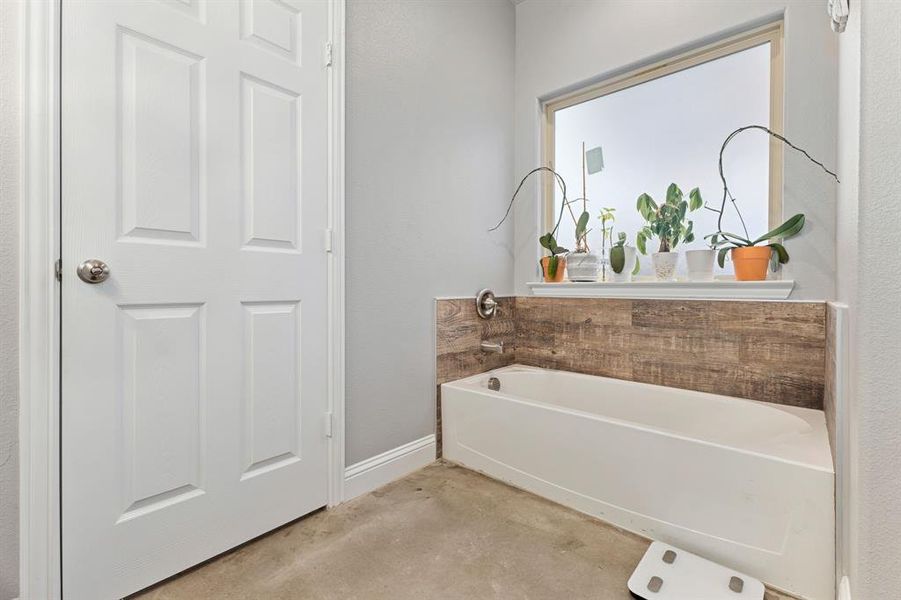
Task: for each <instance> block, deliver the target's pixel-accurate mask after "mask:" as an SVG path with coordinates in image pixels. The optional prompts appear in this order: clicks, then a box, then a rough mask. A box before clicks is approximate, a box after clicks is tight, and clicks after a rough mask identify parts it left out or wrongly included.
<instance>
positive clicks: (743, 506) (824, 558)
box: [441, 365, 835, 600]
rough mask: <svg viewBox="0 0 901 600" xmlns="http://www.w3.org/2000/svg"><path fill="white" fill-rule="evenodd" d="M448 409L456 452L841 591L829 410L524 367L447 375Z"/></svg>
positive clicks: (742, 564) (750, 566)
mask: <svg viewBox="0 0 901 600" xmlns="http://www.w3.org/2000/svg"><path fill="white" fill-rule="evenodd" d="M490 377H496V378H497V379H498V380H499V381H500V390H499V391H493V390H491V389H489V387H488V385H489V384H488V380H489V378H490ZM441 411H442V434H443V445H444V458H445V459H447V460H449V461H452V462H455V463H458V464H460V465H463V466H465V467H468V468H471V469H474V470H477V471H481V472H482V473H485V474H486V475H489V476H491V477H494V478H497V479H500V480H503V481H506V482H508V483H510V484H512V485H514V486H517V487H520V488H522V489H525V490H528V491H530V492H533V493H535V494H538V495H541V496H544V497H546V498H548V499H550V500H553V501H555V502H559V503H560V504H563V505H566V506H569V507H571V508H574V509H576V510H579V511H581V512H583V513H586V514H589V515H592V516H594V517H597V518H599V519H602V520H604V521H607V522H609V523H612V524H613V525H616V526H618V527H621V528H623V529H626V530H629V531H632V532H634V533H637V534H640V535H642V536H644V537H647V538H651V539H655V540H661V541H663V542H666V543H669V544H672V545H674V546H679V547H681V548H684V549H686V550H689V551H692V552H695V553H697V554H700V555H702V556H705V557H707V558H710V559H712V560H715V561H717V562H719V563H722V564H724V565H727V566H729V567H732V568H734V569H737V570H739V571H743V572H745V573H747V574H749V575H751V576H753V577H757V578H759V579H761V580H763V581H764V582H766V583H768V584H770V585H773V586H775V587H777V588H781V589H783V590H785V591H789V592H792V593H795V594H797V595H799V596H802V597H804V598H810V599H815V600H827V599H828V600H832V599H833V598H834V597H835V594H834V570H833V563H834V543H835V541H834V504H833V478H834V473H833V468H832V458H831V455H830V451H829V442H828V438H827V436H826V424H825V420H824V417H823V413H822V412H821V411H816V410H810V409H804V408H794V407H790V406H781V405H776V404H769V403H764V402H755V401H752V400H742V399H739V398H731V397H728V396H720V395H716V394H707V393H702V392H693V391H687V390H680V389H674V388H667V387H662V386H656V385H649V384H644V383H635V382H631V381H621V380H617V379H609V378H606V377H594V376H590V375H580V374H577V373H569V372H565V371H551V370H546V369H538V368H534V367H523V366H518V365H514V366H510V367H505V368H502V369H497V370H495V371H491V372H488V373H483V374H481V375H476V376H474V377H468V378H465V379H460V380H458V381H453V382H450V383H445V384H444V385H442V386H441Z"/></svg>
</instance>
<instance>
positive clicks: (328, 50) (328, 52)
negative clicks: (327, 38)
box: [322, 42, 334, 67]
mask: <svg viewBox="0 0 901 600" xmlns="http://www.w3.org/2000/svg"><path fill="white" fill-rule="evenodd" d="M322 54H323V56H324V57H325V66H326V67H330V66H332V59H333V54H334V51H333V50H332V43H331V42H326V43H325V50H324V52H323V53H322Z"/></svg>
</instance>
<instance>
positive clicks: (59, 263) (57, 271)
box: [53, 258, 63, 281]
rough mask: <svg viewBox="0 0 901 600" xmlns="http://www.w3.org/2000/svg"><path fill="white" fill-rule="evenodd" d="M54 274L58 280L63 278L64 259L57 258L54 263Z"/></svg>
mask: <svg viewBox="0 0 901 600" xmlns="http://www.w3.org/2000/svg"><path fill="white" fill-rule="evenodd" d="M53 275H54V276H55V277H56V280H57V281H62V280H63V259H61V258H57V259H56V261H55V262H54V263H53Z"/></svg>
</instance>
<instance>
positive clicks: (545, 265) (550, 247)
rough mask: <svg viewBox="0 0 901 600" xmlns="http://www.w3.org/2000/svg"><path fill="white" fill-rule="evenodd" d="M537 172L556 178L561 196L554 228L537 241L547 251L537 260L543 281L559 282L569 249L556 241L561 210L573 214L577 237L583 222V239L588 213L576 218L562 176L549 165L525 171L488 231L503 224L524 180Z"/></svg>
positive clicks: (585, 234) (561, 217) (564, 270)
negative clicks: (507, 202)
mask: <svg viewBox="0 0 901 600" xmlns="http://www.w3.org/2000/svg"><path fill="white" fill-rule="evenodd" d="M539 172H547V173H550V174H552V175H553V176H554V178H555V179H556V181H557V186H558V187H559V188H560V191H561V193H562V196H563V200H562V202H561V204H560V213H559V214H558V215H557V221H556V223H554V228H553V229H551V230H550V231H549V232H548V233H545V234H544V235H542V236H541V237H539V238H538V243H539V244H540V245H541V247H542V248H544V249H545V250H547V251H548V253H549V254H548V255H547V256H544V257H542V258H541V260H540V261H539V265H540V267H541V274H542V276H543V278H544V281H545V282H547V283H559V282H561V281H563V276H564V273H565V272H566V256H567V255H568V254H569V250H568V249H567V248H564V247H563V246H560V245H559V244H558V243H557V238H556V235H557V230H558V229H559V228H560V221H561V220H562V219H563V211H564V209H567V208H568V209H569V212H570V214H571V215H572V216H573V221H574V222H575V223H576V231H577V233H576V235H577V237H579V223H583V228H582V229H583V232H582V234H581V236H582V237H581V239H583V241H584V239H585V237H586V236H587V231H585V230H584V227H585V226H586V225H587V224H588V219H589V215H588V213H587V212H584V211H583V213H582V214H581V215H580V217H579V218H578V219H576V217H575V214H574V213H573V210H572V207H571V206H570V203H571V201H570V200H567V198H566V182H565V181H563V177H561V176H560V174H559V173H557V172H556V171H554V170H553V169H551V168H550V167H536V168H534V169H532V170H531V171H529V172H528V173H526V175H525V176H524V177H523V178H522V179H521V180H520V182H519V185H518V186H516V191H514V192H513V196H512V197H511V198H510V203H509V204H507V210H506V212H505V213H504V216H503V217H502V218H501V220H500V221H499V222H498V224H497V225H495V226H494V227H492V228H490V229H489V230H488V231H489V232H492V231H495V230H497V229H498V228H500V226H501V225H503V224H504V221H506V220H507V217H509V216H510V211H511V210H512V209H513V203H514V202H515V201H516V197H517V195H519V192H520V190H522V188H523V186H524V185H525V184H526V180H527V179H528V178H529V177H531V176H532V175H534V174H535V173H539ZM585 248H586V250H587V245H586V246H585Z"/></svg>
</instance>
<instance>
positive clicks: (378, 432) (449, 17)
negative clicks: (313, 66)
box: [346, 0, 514, 464]
mask: <svg viewBox="0 0 901 600" xmlns="http://www.w3.org/2000/svg"><path fill="white" fill-rule="evenodd" d="M513 49H514V9H513V5H512V4H511V3H510V2H508V0H479V1H475V2H458V1H454V0H445V1H442V0H421V1H416V2H406V1H403V0H368V1H363V0H349V1H348V4H347V199H346V201H347V235H346V239H347V390H346V391H347V423H346V427H347V463H348V464H353V463H355V462H358V461H360V460H363V459H366V458H369V457H371V456H374V455H376V454H378V453H380V452H383V451H385V450H388V449H390V448H395V447H397V446H400V445H401V444H404V443H406V442H409V441H411V440H414V439H417V438H419V437H422V436H423V435H427V434H429V433H432V432H433V431H434V428H435V406H434V396H435V387H434V386H435V363H434V355H433V351H434V350H433V349H434V347H435V344H434V338H433V332H432V330H431V327H429V326H428V324H429V323H430V322H432V320H433V318H434V316H433V312H432V311H433V306H434V298H435V297H436V296H462V295H471V294H475V293H476V292H477V291H478V290H479V289H480V288H483V287H492V288H493V289H494V290H495V291H496V292H498V293H500V294H503V293H505V292H506V293H509V291H510V290H511V288H512V278H511V274H512V270H513V260H512V249H511V247H510V241H511V229H510V228H509V227H507V228H505V229H504V230H502V231H499V232H496V233H493V234H489V233H488V232H487V230H488V228H489V227H491V226H492V225H494V224H495V223H496V222H497V220H498V219H499V217H500V215H501V214H503V211H504V209H505V208H506V202H507V200H508V198H509V194H510V190H511V185H512V148H513V140H512V135H513V131H512V127H513V123H512V115H511V113H510V107H511V106H512V103H513V72H514V65H513Z"/></svg>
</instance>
